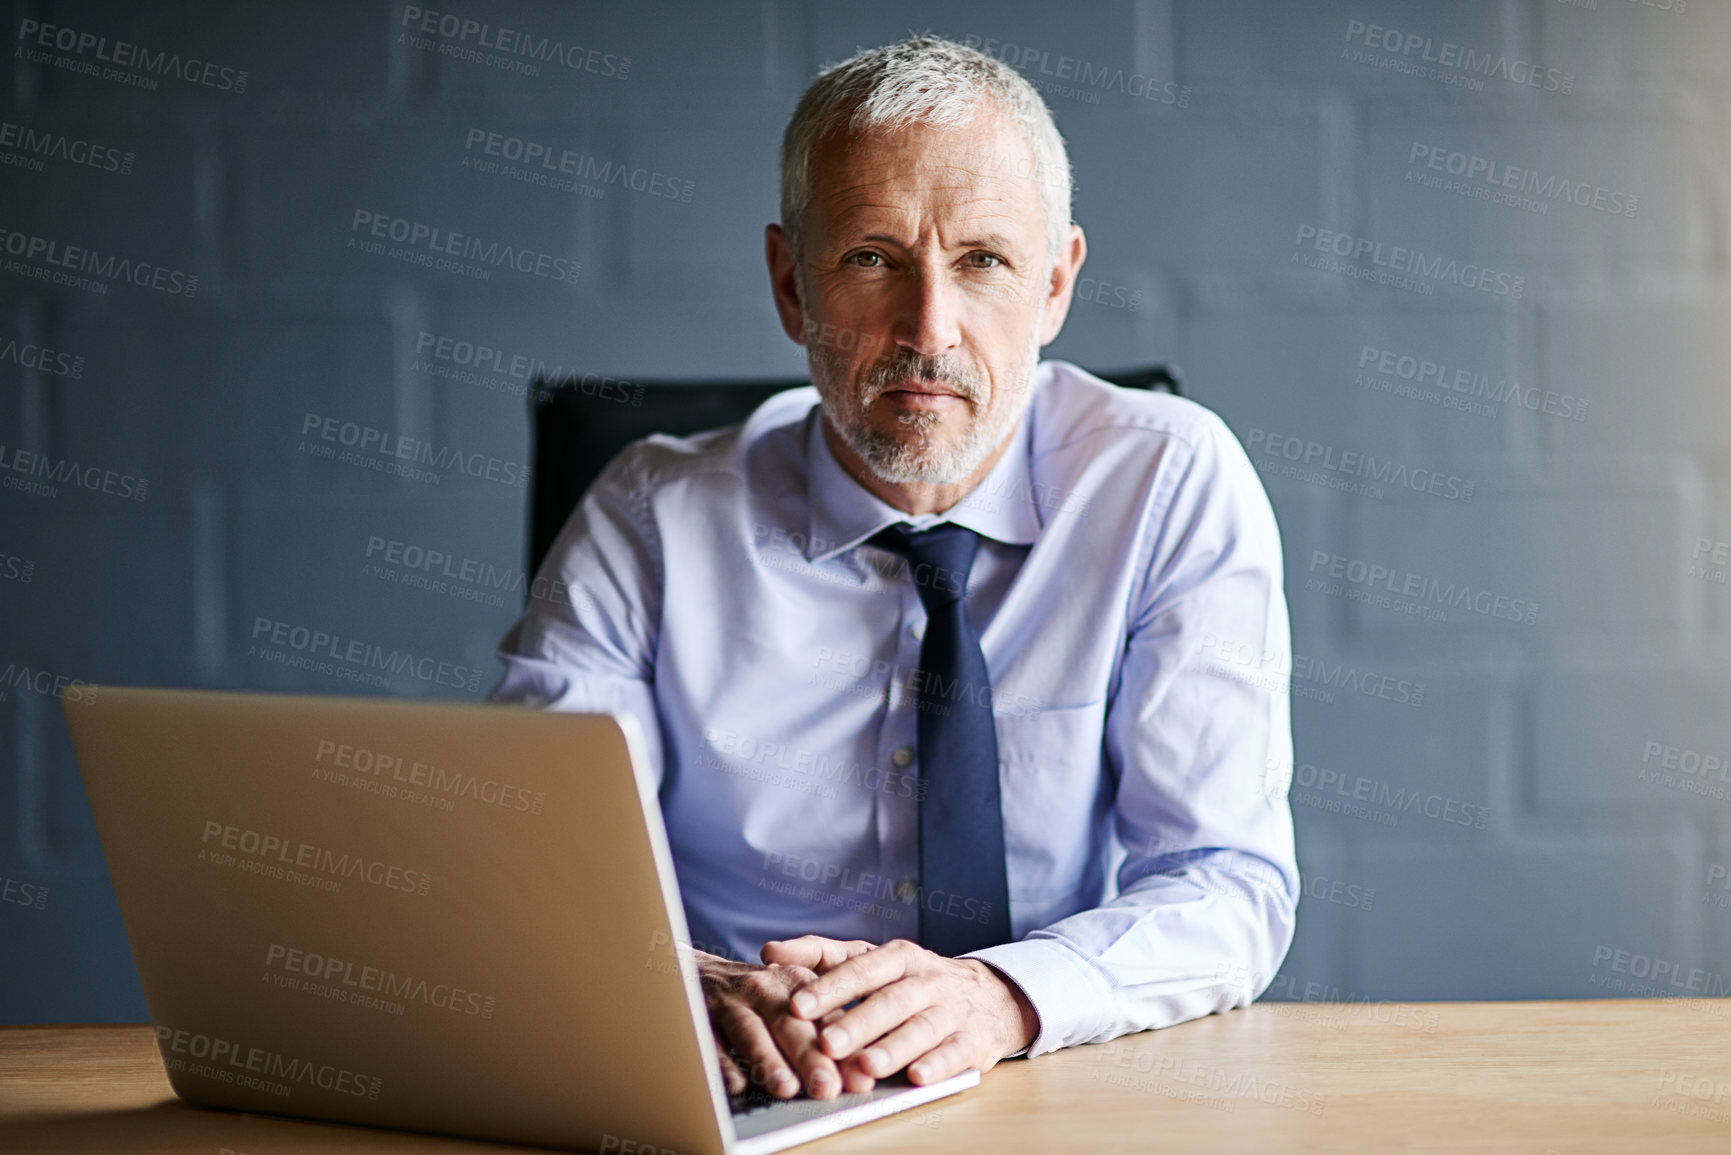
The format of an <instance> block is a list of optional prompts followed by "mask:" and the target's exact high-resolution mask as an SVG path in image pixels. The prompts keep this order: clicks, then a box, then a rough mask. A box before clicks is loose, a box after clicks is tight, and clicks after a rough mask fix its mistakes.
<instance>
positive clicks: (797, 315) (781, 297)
mask: <svg viewBox="0 0 1731 1155" xmlns="http://www.w3.org/2000/svg"><path fill="white" fill-rule="evenodd" d="M763 256H764V259H765V260H766V261H768V262H769V291H770V293H771V294H772V295H773V296H774V297H775V311H776V314H777V315H778V316H780V317H781V328H782V332H784V333H786V334H787V336H788V339H789V340H791V341H792V342H793V343H794V344H795V345H803V344H805V308H804V307H803V306H802V305H801V303H800V299H799V275H798V272H799V270H798V267H797V266H796V265H795V263H794V256H793V245H792V243H791V242H789V241H788V239H787V233H785V232H784V231H782V227H781V226H780V225H775V224H772V225H766V226H764V230H763Z"/></svg>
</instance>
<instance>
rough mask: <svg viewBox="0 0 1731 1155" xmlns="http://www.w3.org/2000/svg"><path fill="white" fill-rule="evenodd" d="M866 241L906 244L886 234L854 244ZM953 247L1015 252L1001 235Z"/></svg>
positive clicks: (1008, 241) (967, 241)
mask: <svg viewBox="0 0 1731 1155" xmlns="http://www.w3.org/2000/svg"><path fill="white" fill-rule="evenodd" d="M867 241H876V242H877V243H879V244H887V245H895V246H897V247H898V248H905V247H906V242H905V241H903V240H902V239H901V238H900V237H892V236H889V235H888V234H886V233H868V234H867V235H865V236H863V237H861V238H860V239H859V240H858V241H857V242H855V243H856V244H864V243H866V242H867ZM953 247H955V248H958V249H996V250H998V251H1000V252H1013V251H1015V248H1016V245H1015V242H1013V241H1011V240H1010V238H1009V237H1007V236H1005V235H1004V234H1003V233H986V234H985V235H983V236H980V237H977V238H975V239H973V240H966V241H957V242H956V244H955V245H954V246H953Z"/></svg>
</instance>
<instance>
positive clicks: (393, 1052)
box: [62, 686, 980, 1155]
mask: <svg viewBox="0 0 1731 1155" xmlns="http://www.w3.org/2000/svg"><path fill="white" fill-rule="evenodd" d="M62 702H63V706H64V711H65V715H66V721H67V725H68V727H69V728H70V730H71V734H72V741H73V746H74V749H75V750H76V752H77V756H78V765H79V770H80V772H81V774H82V775H83V778H84V785H85V790H86V793H87V794H88V797H89V800H90V807H91V811H92V813H93V814H94V815H95V819H96V829H97V833H98V835H99V836H100V838H101V842H102V849H103V854H104V855H105V857H106V858H107V862H108V869H109V873H110V875H111V876H112V878H113V881H114V890H115V895H116V897H117V898H118V900H119V904H120V913H121V917H122V919H123V920H124V922H125V925H126V933H127V937H128V939H129V940H130V943H131V946H132V953H133V958H134V960H135V961H136V963H137V966H138V974H139V979H140V981H141V982H142V984H143V987H144V997H145V1001H146V1003H147V1004H148V1006H149V1009H150V1017H151V1020H152V1022H153V1024H154V1026H155V1030H156V1039H157V1044H158V1047H159V1049H160V1051H161V1053H162V1059H163V1064H164V1066H165V1067H166V1068H167V1072H168V1078H169V1082H170V1084H171V1085H172V1086H173V1088H174V1092H175V1094H177V1095H178V1096H180V1098H182V1099H183V1100H185V1101H186V1102H188V1103H191V1104H195V1105H199V1106H207V1107H223V1108H231V1109H236V1110H242V1111H252V1112H263V1113H267V1114H277V1115H293V1116H301V1117H305V1118H312V1119H322V1120H330V1121H335V1122H342V1123H360V1124H368V1125H372V1126H381V1127H395V1128H403V1129H408V1130H415V1131H430V1132H438V1133H444V1134H452V1135H464V1136H470V1137H475V1138H482V1139H494V1140H501V1141H506V1142H515V1143H528V1144H540V1145H545V1146H553V1147H575V1148H588V1149H590V1150H598V1151H603V1152H607V1151H616V1152H643V1151H651V1152H661V1151H672V1152H680V1153H688V1155H729V1153H731V1155H759V1153H761V1152H769V1151H779V1150H782V1149H784V1148H786V1147H790V1146H793V1145H795V1144H798V1143H803V1142H807V1141H809V1140H811V1139H816V1138H818V1137H820V1136H822V1135H827V1134H831V1133H833V1132H835V1131H839V1130H842V1129H843V1128H846V1127H851V1126H854V1125H856V1124H859V1123H864V1122H868V1121H871V1120H874V1119H878V1118H882V1117H883V1116H885V1115H889V1114H893V1113H895V1112H898V1111H905V1110H908V1109H909V1108H912V1107H917V1106H919V1105H921V1104H923V1103H927V1102H930V1101H932V1100H934V1099H939V1098H942V1097H944V1096H946V1095H951V1094H954V1093H955V1092H957V1091H960V1090H962V1089H964V1088H966V1087H969V1086H973V1085H974V1084H976V1083H978V1082H979V1078H980V1076H979V1073H978V1072H977V1071H967V1072H964V1073H963V1074H961V1075H958V1076H956V1077H955V1078H953V1079H949V1080H946V1081H944V1082H941V1083H934V1084H931V1085H929V1086H924V1087H919V1086H913V1085H912V1084H909V1083H906V1082H905V1081H903V1082H901V1083H899V1085H898V1084H895V1083H890V1082H886V1083H880V1084H879V1085H878V1087H877V1088H876V1089H875V1090H873V1091H871V1092H869V1093H863V1094H848V1095H843V1096H841V1097H840V1098H837V1099H832V1100H813V1099H804V1098H799V1099H792V1100H786V1101H780V1100H772V1099H769V1098H768V1097H767V1096H765V1095H762V1094H758V1095H756V1096H752V1095H750V1094H749V1093H748V1095H747V1096H742V1097H740V1098H739V1099H737V1100H730V1098H729V1096H728V1095H727V1094H726V1092H725V1090H724V1088H723V1085H722V1082H721V1077H720V1072H719V1070H718V1065H717V1058H716V1050H715V1042H714V1037H713V1034H712V1032H711V1030H710V1027H709V1022H708V1016H707V1012H706V1011H705V1008H704V1003H703V998H702V994H701V992H700V990H699V987H698V980H697V970H696V966H695V962H694V960H693V958H692V955H691V953H690V950H689V948H688V947H686V946H683V945H682V944H688V943H689V942H690V936H689V934H688V932H687V930H686V925H685V918H684V912H683V909H682V908H681V906H680V901H679V892H678V887H677V884H676V882H675V878H674V873H673V867H672V859H671V857H670V855H669V852H668V847H667V836H666V832H665V830H664V828H663V826H662V821H661V811H660V808H659V805H658V804H657V802H656V795H655V789H654V785H653V783H652V781H651V779H650V777H649V775H648V772H647V764H646V763H645V761H644V757H643V749H644V747H643V738H642V735H641V733H640V731H639V730H638V728H637V722H636V720H635V719H634V718H633V717H632V716H630V715H629V714H617V715H609V714H564V713H554V712H545V711H538V710H528V709H523V708H521V707H515V706H503V705H484V704H467V703H465V704H450V703H430V702H410V701H398V700H390V699H378V698H341V697H313V696H301V695H290V694H240V693H217V692H207V691H178V690H154V689H133V688H119V687H111V686H85V687H82V688H81V689H80V692H79V693H78V694H76V695H74V694H68V695H67V696H66V697H65V698H63V699H62ZM793 929H794V928H790V931H791V930H793Z"/></svg>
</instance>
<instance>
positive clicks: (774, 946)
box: [761, 934, 874, 971]
mask: <svg viewBox="0 0 1731 1155" xmlns="http://www.w3.org/2000/svg"><path fill="white" fill-rule="evenodd" d="M873 946H874V944H872V943H869V942H865V941H863V940H861V939H854V940H853V941H851V942H843V941H841V940H840V939H834V938H824V937H823V936H822V935H817V934H807V935H801V936H800V937H799V938H790V939H780V940H776V941H773V942H766V943H764V944H763V951H762V952H761V953H762V956H763V961H764V962H766V963H771V964H774V963H780V964H782V965H783V966H799V967H807V968H809V969H811V970H814V971H823V970H828V969H829V968H830V967H833V966H838V965H840V964H841V963H844V962H846V961H847V960H848V959H850V958H853V957H854V956H855V955H859V954H864V953H865V952H866V951H868V950H871V949H873Z"/></svg>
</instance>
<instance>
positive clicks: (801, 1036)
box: [769, 1015, 842, 1099]
mask: <svg viewBox="0 0 1731 1155" xmlns="http://www.w3.org/2000/svg"><path fill="white" fill-rule="evenodd" d="M769 1029H770V1032H771V1033H772V1034H773V1035H774V1037H775V1041H776V1043H777V1044H779V1046H780V1050H781V1053H782V1054H784V1055H786V1056H787V1057H788V1059H789V1060H790V1061H791V1062H792V1063H793V1066H794V1069H795V1070H796V1071H797V1072H798V1074H799V1081H800V1083H801V1084H802V1085H803V1086H804V1087H805V1093H806V1094H808V1095H810V1096H811V1097H812V1098H814V1099H829V1098H833V1097H834V1096H836V1095H839V1094H841V1091H842V1078H841V1072H840V1071H838V1070H836V1065H835V1062H834V1061H833V1060H831V1059H830V1057H829V1056H828V1055H826V1054H824V1053H823V1050H822V1049H821V1048H820V1047H819V1046H818V1041H817V1024H816V1023H808V1022H806V1021H805V1020H804V1019H800V1018H795V1017H794V1016H793V1015H776V1016H774V1018H773V1019H772V1020H771V1022H770V1024H769ZM796 1089H797V1088H796Z"/></svg>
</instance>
